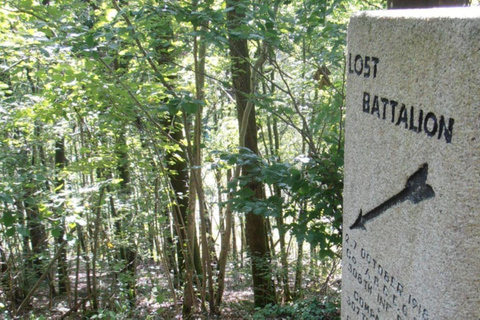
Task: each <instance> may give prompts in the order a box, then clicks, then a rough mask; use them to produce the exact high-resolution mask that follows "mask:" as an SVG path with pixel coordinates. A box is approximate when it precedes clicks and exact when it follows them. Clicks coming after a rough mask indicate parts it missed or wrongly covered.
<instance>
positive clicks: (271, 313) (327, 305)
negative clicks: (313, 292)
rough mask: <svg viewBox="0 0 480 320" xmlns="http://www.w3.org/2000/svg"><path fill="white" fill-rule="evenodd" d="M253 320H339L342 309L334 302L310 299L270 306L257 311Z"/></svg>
mask: <svg viewBox="0 0 480 320" xmlns="http://www.w3.org/2000/svg"><path fill="white" fill-rule="evenodd" d="M253 319H255V320H257V319H258V320H260V319H295V320H322V319H323V320H338V319H340V308H339V305H338V304H336V303H334V302H330V301H320V300H319V299H318V298H309V299H305V300H302V301H296V302H293V303H289V304H287V305H284V306H281V305H268V306H267V307H265V308H263V309H256V312H255V314H254V315H253Z"/></svg>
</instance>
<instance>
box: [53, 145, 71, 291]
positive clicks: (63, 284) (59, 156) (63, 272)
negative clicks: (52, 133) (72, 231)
mask: <svg viewBox="0 0 480 320" xmlns="http://www.w3.org/2000/svg"><path fill="white" fill-rule="evenodd" d="M66 163H67V158H66V156H65V139H64V138H63V137H62V138H61V139H57V140H56V141H55V167H56V170H57V172H56V173H57V177H58V176H59V175H60V174H61V171H62V170H63V169H64V168H65V166H66ZM64 189H65V180H64V179H62V178H57V182H56V188H55V191H56V193H57V194H59V193H61V192H62V191H63V190H64ZM59 215H60V221H61V225H60V226H59V228H60V234H59V236H58V238H57V244H58V246H59V248H63V249H62V250H61V251H60V253H59V259H58V293H59V294H68V296H69V297H70V279H69V277H68V267H67V266H68V265H67V250H66V248H65V246H62V244H63V242H65V241H66V240H65V217H64V216H62V215H61V213H59Z"/></svg>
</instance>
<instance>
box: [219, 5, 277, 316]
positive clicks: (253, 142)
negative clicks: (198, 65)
mask: <svg viewBox="0 0 480 320" xmlns="http://www.w3.org/2000/svg"><path fill="white" fill-rule="evenodd" d="M241 4H242V3H241V1H239V0H227V7H228V8H231V9H232V10H230V11H228V13H227V20H228V29H229V31H230V35H229V46H230V57H231V63H232V82H233V88H234V90H235V98H236V104H237V117H238V122H239V128H240V146H242V147H245V148H247V149H249V150H251V151H252V152H253V153H254V154H257V155H258V154H259V151H258V143H257V125H256V117H255V107H254V105H253V103H251V101H250V102H249V100H250V99H251V98H250V97H249V95H250V94H253V88H254V84H255V81H253V82H252V81H251V71H250V64H249V62H248V60H249V52H248V43H247V40H246V39H241V38H239V37H237V36H235V35H233V32H232V31H235V30H236V29H237V28H238V27H239V26H240V25H241V24H242V20H243V19H244V18H245V13H244V11H243V10H239V5H241ZM264 58H265V57H264V53H261V57H260V58H259V60H257V62H258V67H260V66H261V65H262V64H263V61H264V60H263V61H262V59H264ZM256 66H257V64H256ZM258 67H257V68H255V69H256V70H259V68H258ZM254 78H255V77H254ZM252 169H253V168H251V167H248V166H244V167H243V168H242V175H243V176H245V177H249V176H250V175H251V173H252V171H253V170H252ZM249 179H250V182H249V183H248V184H247V186H246V187H247V188H249V189H251V190H252V191H253V193H254V198H256V199H263V197H264V195H263V190H262V185H261V184H260V183H258V182H256V181H255V180H254V179H252V177H250V178H249ZM245 236H246V239H247V243H248V250H249V254H250V257H251V263H252V278H253V293H254V303H255V306H256V307H264V306H266V305H267V304H269V303H273V304H274V303H275V302H276V301H275V288H274V284H273V281H272V277H271V270H270V256H269V250H268V244H267V241H268V240H267V234H266V232H265V219H264V218H263V216H261V215H257V214H255V213H253V211H251V212H248V213H246V215H245Z"/></svg>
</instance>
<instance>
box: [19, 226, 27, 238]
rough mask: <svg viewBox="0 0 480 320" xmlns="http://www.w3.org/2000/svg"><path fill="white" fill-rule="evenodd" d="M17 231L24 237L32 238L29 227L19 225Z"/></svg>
mask: <svg viewBox="0 0 480 320" xmlns="http://www.w3.org/2000/svg"><path fill="white" fill-rule="evenodd" d="M17 231H18V233H20V234H21V235H22V236H24V237H30V230H28V229H27V227H25V226H22V225H18V226H17Z"/></svg>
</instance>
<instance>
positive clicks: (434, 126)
mask: <svg viewBox="0 0 480 320" xmlns="http://www.w3.org/2000/svg"><path fill="white" fill-rule="evenodd" d="M429 120H432V121H433V124H432V127H431V129H430V128H429V125H428V121H429ZM437 130H438V123H437V116H435V114H434V113H433V112H429V113H427V115H426V116H425V122H424V123H423V131H425V132H426V134H427V135H428V136H429V137H433V136H434V135H435V134H436V133H437Z"/></svg>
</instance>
